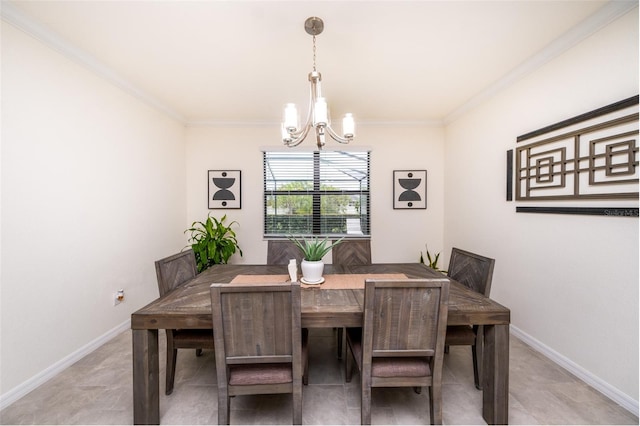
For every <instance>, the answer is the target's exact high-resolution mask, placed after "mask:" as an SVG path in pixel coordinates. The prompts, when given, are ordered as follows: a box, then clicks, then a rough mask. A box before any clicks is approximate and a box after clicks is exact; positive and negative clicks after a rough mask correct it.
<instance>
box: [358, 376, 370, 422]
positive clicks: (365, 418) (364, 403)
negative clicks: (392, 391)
mask: <svg viewBox="0 0 640 426" xmlns="http://www.w3.org/2000/svg"><path fill="white" fill-rule="evenodd" d="M360 424H363V425H370V424H371V386H366V385H364V384H363V386H362V399H361V401H360Z"/></svg>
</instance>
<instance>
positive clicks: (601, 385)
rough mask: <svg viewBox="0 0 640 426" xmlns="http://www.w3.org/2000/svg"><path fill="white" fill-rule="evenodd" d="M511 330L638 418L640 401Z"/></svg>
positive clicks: (519, 332) (531, 339) (520, 332)
mask: <svg viewBox="0 0 640 426" xmlns="http://www.w3.org/2000/svg"><path fill="white" fill-rule="evenodd" d="M510 330H511V334H513V335H514V336H515V337H517V338H518V339H520V340H522V341H523V342H524V343H526V344H527V345H529V346H531V347H532V348H533V349H535V350H536V351H538V352H540V353H541V354H542V355H544V356H545V357H547V358H549V359H550V360H551V361H553V362H555V363H556V364H558V365H559V366H560V367H562V368H564V369H565V370H567V371H569V372H570V373H571V374H573V375H574V376H576V377H578V378H579V379H580V380H582V381H583V382H585V383H586V384H588V385H589V386H591V387H592V388H594V389H595V390H597V391H598V392H600V393H602V394H603V395H605V396H606V397H607V398H609V399H611V400H612V401H613V402H615V403H616V404H618V405H620V406H621V407H623V408H624V409H626V410H627V411H629V412H630V413H632V414H634V415H635V416H638V401H636V400H634V399H633V398H631V397H630V396H629V395H627V394H625V393H624V392H622V391H620V390H619V389H616V388H615V387H613V386H611V385H610V384H609V383H607V382H605V381H604V380H602V379H600V378H599V377H597V376H594V375H593V374H592V373H591V372H590V371H587V370H585V369H584V368H582V367H581V366H579V365H578V364H576V363H575V362H573V361H571V360H570V359H569V358H567V357H565V356H564V355H562V354H559V353H558V352H556V351H554V350H553V349H551V348H550V347H548V346H546V345H545V344H543V343H542V342H540V341H538V340H536V339H535V338H533V337H531V336H530V335H528V334H527V333H525V332H523V331H522V330H520V329H519V328H518V327H514V326H513V325H511V327H510Z"/></svg>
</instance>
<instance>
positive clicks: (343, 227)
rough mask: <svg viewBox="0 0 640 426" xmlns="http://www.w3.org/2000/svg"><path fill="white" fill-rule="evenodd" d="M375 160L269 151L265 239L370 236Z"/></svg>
mask: <svg viewBox="0 0 640 426" xmlns="http://www.w3.org/2000/svg"><path fill="white" fill-rule="evenodd" d="M369 154H370V153H369V152H364V151H363V152H358V151H293V150H292V151H265V152H264V153H263V165H264V236H265V237H285V236H289V235H295V236H311V235H315V236H331V237H333V236H336V237H339V236H349V237H358V236H363V237H368V236H370V235H371V233H370V214H369V209H370V196H369V190H370V189H369V157H370V156H369Z"/></svg>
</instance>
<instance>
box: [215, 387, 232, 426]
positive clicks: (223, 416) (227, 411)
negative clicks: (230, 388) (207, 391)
mask: <svg viewBox="0 0 640 426" xmlns="http://www.w3.org/2000/svg"><path fill="white" fill-rule="evenodd" d="M230 415H231V399H230V398H229V394H227V393H226V392H220V388H218V424H219V425H228V424H229V423H230V420H231V419H230Z"/></svg>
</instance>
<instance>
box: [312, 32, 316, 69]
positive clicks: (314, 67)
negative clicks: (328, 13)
mask: <svg viewBox="0 0 640 426" xmlns="http://www.w3.org/2000/svg"><path fill="white" fill-rule="evenodd" d="M313 70H314V71H315V70H316V36H313Z"/></svg>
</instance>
